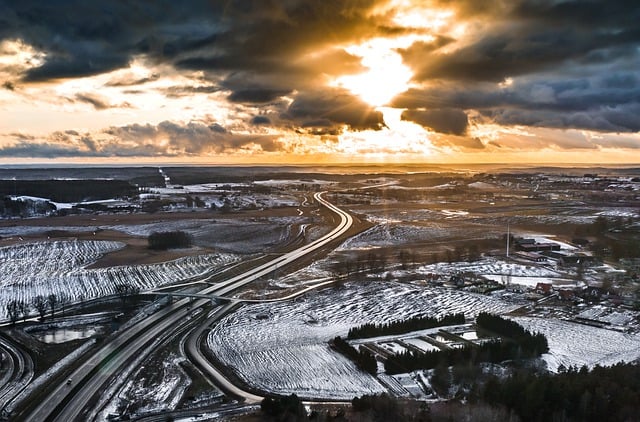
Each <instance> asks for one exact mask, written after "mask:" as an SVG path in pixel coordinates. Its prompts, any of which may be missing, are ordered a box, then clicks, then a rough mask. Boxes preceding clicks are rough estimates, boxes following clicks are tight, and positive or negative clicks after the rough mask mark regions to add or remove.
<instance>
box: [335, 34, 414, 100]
mask: <svg viewBox="0 0 640 422" xmlns="http://www.w3.org/2000/svg"><path fill="white" fill-rule="evenodd" d="M413 41H414V39H413V37H402V38H396V39H387V38H375V39H371V40H369V41H367V42H365V43H363V44H358V45H352V46H348V47H345V48H344V50H345V51H346V52H347V53H349V54H353V55H354V56H358V57H360V58H361V63H362V65H363V66H364V67H366V68H368V71H366V72H364V73H360V74H356V75H344V76H340V77H338V78H337V79H335V80H334V81H333V82H332V85H333V86H338V87H342V88H345V89H347V90H349V91H351V92H352V93H353V94H355V95H357V96H359V97H360V98H362V100H363V101H365V102H366V103H368V104H370V105H371V106H373V107H380V106H384V105H388V104H389V102H390V101H391V100H392V99H393V97H395V96H396V95H398V94H400V93H402V92H404V91H406V90H407V89H409V87H410V85H409V82H410V81H411V77H412V76H413V73H412V71H411V69H409V67H407V66H406V65H405V64H404V63H403V61H402V57H401V56H400V54H398V52H397V51H396V49H398V48H402V47H403V46H405V45H409V44H411V43H412V42H413Z"/></svg>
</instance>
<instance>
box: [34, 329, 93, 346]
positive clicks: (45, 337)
mask: <svg viewBox="0 0 640 422" xmlns="http://www.w3.org/2000/svg"><path fill="white" fill-rule="evenodd" d="M101 332H102V330H101V329H100V328H98V327H84V328H52V329H49V330H44V331H35V332H32V333H31V335H32V336H33V337H35V338H36V339H37V340H39V341H41V342H43V343H48V344H59V343H66V342H68V341H72V340H81V339H83V338H89V337H93V336H95V335H96V334H100V333H101Z"/></svg>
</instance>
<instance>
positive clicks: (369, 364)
mask: <svg viewBox="0 0 640 422" xmlns="http://www.w3.org/2000/svg"><path fill="white" fill-rule="evenodd" d="M330 345H331V346H333V347H334V348H335V349H336V350H337V351H339V352H340V353H342V354H343V355H345V356H346V357H348V358H349V359H351V360H352V361H353V362H355V364H356V365H358V367H359V368H360V369H362V370H363V371H365V372H368V373H370V374H372V375H375V374H376V373H377V372H378V363H377V362H376V358H375V357H374V356H373V355H372V354H371V353H369V352H368V351H366V350H363V349H360V350H359V351H358V350H357V349H356V348H355V347H353V346H352V345H350V344H349V343H347V342H346V341H345V340H344V339H343V338H342V337H340V336H338V337H336V338H334V339H333V340H332V341H331V342H330Z"/></svg>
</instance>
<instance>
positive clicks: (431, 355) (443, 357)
mask: <svg viewBox="0 0 640 422" xmlns="http://www.w3.org/2000/svg"><path fill="white" fill-rule="evenodd" d="M476 324H477V325H478V326H479V327H480V328H484V329H487V330H490V331H493V332H494V333H496V334H499V335H500V336H502V337H503V339H502V340H495V341H488V342H485V343H482V344H480V345H475V344H468V345H465V346H463V347H461V348H457V349H445V350H434V351H428V352H412V351H406V352H402V353H397V354H395V355H392V356H389V357H388V358H387V360H386V361H385V371H386V372H387V373H389V374H399V373H404V372H410V371H414V370H417V369H432V368H435V367H436V366H438V365H444V366H447V367H448V366H451V365H459V364H463V363H464V364H474V365H475V364H478V363H480V362H491V363H499V362H503V361H505V360H511V359H529V358H535V357H538V356H540V355H541V354H543V353H546V352H547V351H549V346H548V343H547V338H546V337H545V336H544V335H543V334H539V333H531V332H529V331H527V330H525V329H524V328H523V327H522V326H520V325H519V324H518V323H516V322H513V321H510V320H507V319H504V318H502V317H499V316H496V315H491V314H487V313H481V314H480V315H478V318H477V319H476Z"/></svg>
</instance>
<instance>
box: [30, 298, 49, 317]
mask: <svg viewBox="0 0 640 422" xmlns="http://www.w3.org/2000/svg"><path fill="white" fill-rule="evenodd" d="M31 303H32V304H33V307H34V308H36V311H38V314H40V319H44V317H45V315H46V314H47V308H48V306H49V305H48V303H47V298H46V297H44V296H42V295H38V296H36V297H34V298H33V300H32V301H31Z"/></svg>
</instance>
